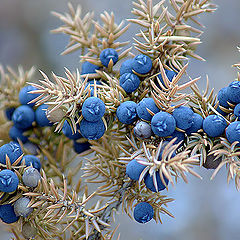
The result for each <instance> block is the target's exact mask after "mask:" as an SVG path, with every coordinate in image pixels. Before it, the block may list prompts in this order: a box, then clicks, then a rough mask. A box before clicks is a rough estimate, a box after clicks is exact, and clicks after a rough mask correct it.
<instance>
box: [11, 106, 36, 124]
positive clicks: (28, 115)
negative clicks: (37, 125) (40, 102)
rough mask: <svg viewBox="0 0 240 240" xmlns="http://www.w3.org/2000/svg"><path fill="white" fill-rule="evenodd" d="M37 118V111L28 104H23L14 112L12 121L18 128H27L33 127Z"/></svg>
mask: <svg viewBox="0 0 240 240" xmlns="http://www.w3.org/2000/svg"><path fill="white" fill-rule="evenodd" d="M34 120H35V113H34V111H33V109H32V108H31V107H29V106H27V105H22V106H20V107H18V108H16V110H15V111H14V113H13V116H12V121H13V123H14V125H15V126H16V127H17V128H21V129H27V128H30V127H32V123H33V121H34Z"/></svg>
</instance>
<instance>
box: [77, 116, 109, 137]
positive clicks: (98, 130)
mask: <svg viewBox="0 0 240 240" xmlns="http://www.w3.org/2000/svg"><path fill="white" fill-rule="evenodd" d="M105 130H106V128H105V125H104V122H103V120H102V119H100V120H98V121H97V122H89V121H87V120H85V119H83V120H82V121H81V122H80V132H81V134H82V136H83V137H85V138H87V139H88V140H97V139H99V138H101V137H102V136H103V135H104V133H105Z"/></svg>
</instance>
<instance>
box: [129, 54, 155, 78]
mask: <svg viewBox="0 0 240 240" xmlns="http://www.w3.org/2000/svg"><path fill="white" fill-rule="evenodd" d="M132 68H133V70H134V71H135V72H136V73H139V74H146V73H148V72H149V71H150V70H151V69H152V60H151V58H150V57H148V56H146V55H143V54H139V55H137V56H136V57H135V58H134V59H133V64H132Z"/></svg>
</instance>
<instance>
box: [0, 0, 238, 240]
mask: <svg viewBox="0 0 240 240" xmlns="http://www.w3.org/2000/svg"><path fill="white" fill-rule="evenodd" d="M215 2H217V4H218V6H219V7H218V10H217V11H216V12H215V13H214V14H205V15H202V16H201V21H202V23H203V24H204V25H205V26H206V29H205V33H204V34H203V36H202V42H203V43H202V44H201V45H200V47H199V48H198V50H197V53H198V54H200V55H201V56H202V57H204V58H205V59H206V60H207V61H206V62H199V61H197V60H194V59H191V60H190V66H189V69H188V73H189V74H190V76H192V77H198V76H202V81H200V82H199V86H200V88H201V89H203V88H204V86H205V79H206V78H205V76H206V74H207V75H208V76H209V79H210V87H214V88H215V89H216V91H217V90H219V89H220V88H221V87H224V86H226V85H227V84H229V83H230V82H231V81H233V80H234V79H235V78H236V77H237V71H236V69H234V68H232V67H231V65H232V64H234V63H237V62H238V61H239V60H240V53H239V52H238V51H237V49H236V47H237V46H238V45H239V43H240V41H239V39H240V31H239V22H240V15H239V11H240V1H239V0H228V1H226V0H218V1H215ZM72 3H73V4H74V5H76V4H77V3H79V4H81V5H82V6H83V12H84V13H85V12H87V11H91V10H94V11H95V13H96V14H95V16H96V17H97V16H98V15H99V14H100V13H101V12H103V11H104V10H106V11H114V13H115V16H116V21H117V22H120V21H121V20H122V19H123V18H130V17H131V13H130V10H131V6H132V5H131V1H130V0H121V1H117V0H100V1H98V0H88V1H86V0H78V1H77V0H72ZM66 10H67V1H66V0H41V1H38V0H0V63H1V64H3V65H4V66H7V65H11V66H12V67H16V66H17V65H18V64H21V65H22V66H23V67H24V68H25V69H28V68H30V67H31V66H32V65H35V66H36V68H37V69H41V70H44V71H45V72H46V73H47V74H50V72H51V71H54V72H55V73H57V74H60V75H61V74H63V72H64V69H63V68H64V67H68V68H69V69H72V70H74V69H76V68H77V67H79V56H78V53H74V54H71V55H67V56H60V53H61V51H62V50H63V49H64V47H65V45H66V44H67V40H68V38H67V37H66V36H63V35H54V34H50V33H49V31H50V30H51V29H54V28H56V27H58V26H60V21H59V20H58V19H56V18H55V17H53V16H52V15H51V14H50V11H58V12H64V11H66ZM135 32H136V28H135V26H132V27H131V28H130V30H129V32H128V34H126V35H125V36H124V37H123V38H122V39H123V40H128V39H129V38H130V37H132V36H133V34H134V33H135ZM197 171H198V173H200V174H201V175H202V176H203V180H202V181H201V180H199V179H196V178H194V177H192V176H189V183H188V184H185V183H184V182H182V181H180V182H178V184H177V185H176V186H175V187H174V188H173V187H170V188H169V192H164V193H165V194H168V196H169V197H173V198H175V199H176V201H175V202H173V203H171V204H169V208H168V209H169V210H170V211H171V212H172V213H173V214H174V215H175V219H171V218H170V217H167V216H163V217H162V220H163V224H158V225H157V224H155V222H154V221H151V222H150V223H148V224H145V225H140V224H137V223H136V222H134V221H132V220H131V219H129V218H128V217H126V216H125V215H122V214H119V216H118V218H117V221H118V222H119V223H121V225H120V228H119V232H121V239H123V240H139V239H143V240H147V239H152V240H160V239H161V240H202V239H205V240H238V239H240V227H239V225H240V194H239V193H238V192H237V191H236V189H235V186H234V182H231V183H230V184H229V185H228V184H227V183H226V171H224V169H222V171H221V172H220V174H218V175H217V177H216V178H215V179H214V180H213V181H210V180H209V179H210V176H211V174H212V171H211V170H205V169H200V170H197ZM0 239H10V236H9V235H8V234H7V233H6V232H5V231H4V230H3V228H1V230H0Z"/></svg>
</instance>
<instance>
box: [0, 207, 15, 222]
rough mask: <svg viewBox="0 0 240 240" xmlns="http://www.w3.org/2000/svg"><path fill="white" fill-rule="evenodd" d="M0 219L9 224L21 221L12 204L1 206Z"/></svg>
mask: <svg viewBox="0 0 240 240" xmlns="http://www.w3.org/2000/svg"><path fill="white" fill-rule="evenodd" d="M0 218H1V220H2V221H3V222H4V223H7V224H10V223H14V222H16V221H17V220H18V219H19V217H18V216H16V214H15V212H14V209H13V206H12V205H11V204H4V205H0Z"/></svg>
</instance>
